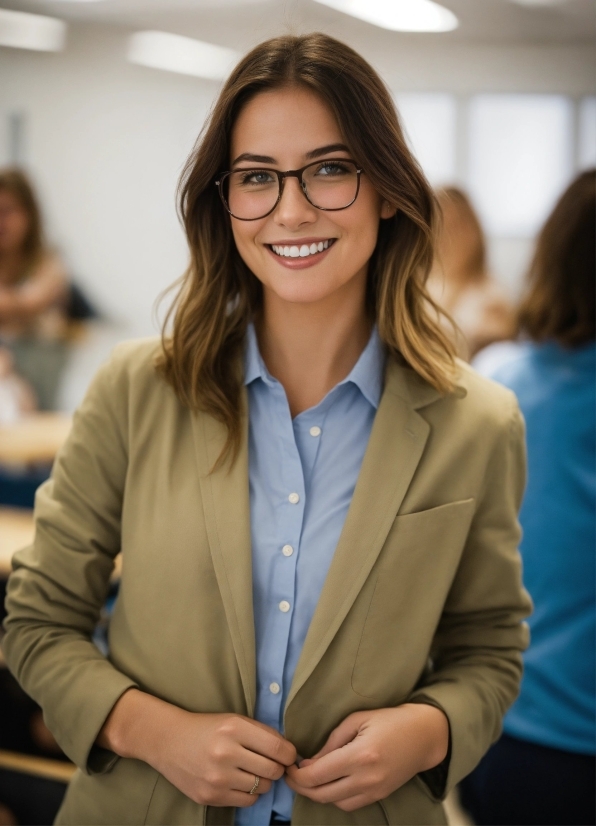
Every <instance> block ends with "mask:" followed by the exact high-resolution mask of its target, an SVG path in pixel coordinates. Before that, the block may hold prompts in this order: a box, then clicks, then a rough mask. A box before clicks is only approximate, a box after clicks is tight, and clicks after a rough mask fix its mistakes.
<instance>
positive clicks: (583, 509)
mask: <svg viewBox="0 0 596 826" xmlns="http://www.w3.org/2000/svg"><path fill="white" fill-rule="evenodd" d="M474 366H475V367H476V368H477V369H478V370H479V371H480V372H483V373H484V374H485V375H489V376H490V377H491V378H493V379H495V380H496V381H498V382H501V383H502V384H504V385H506V386H507V387H509V388H511V390H513V391H514V393H515V394H516V395H517V398H518V400H519V406H520V408H521V411H522V413H523V414H524V417H525V419H526V427H527V444H528V486H527V489H526V494H525V497H524V502H523V506H522V509H521V512H520V516H519V518H520V522H521V525H522V528H523V539H522V543H521V547H520V550H521V555H522V559H523V565H524V584H525V586H526V588H527V589H528V591H529V592H530V595H531V597H532V599H533V600H534V606H535V610H534V613H533V614H532V616H531V617H530V619H529V624H530V647H529V648H528V650H527V651H526V653H525V654H524V676H523V680H522V684H521V693H520V696H519V698H518V700H517V702H516V703H515V704H514V705H513V707H512V708H511V710H510V711H509V713H508V714H507V716H506V717H505V722H504V731H505V732H506V733H507V734H509V735H511V736H512V737H517V738H518V739H521V740H527V741H529V742H531V743H538V744H539V745H543V746H549V747H550V748H555V749H561V750H563V751H570V752H577V753H580V754H594V753H595V750H596V748H595V746H596V702H595V695H596V656H595V651H596V610H595V609H596V586H595V583H596V553H595V548H596V424H595V415H594V411H595V408H596V345H595V344H594V343H590V344H586V345H584V346H582V347H578V348H575V349H568V348H563V347H560V346H559V345H558V344H556V343H554V342H547V343H545V344H533V343H532V342H520V343H509V344H495V345H493V346H492V347H489V348H488V349H487V350H486V351H484V352H483V353H481V354H479V356H477V358H476V360H475V361H474Z"/></svg>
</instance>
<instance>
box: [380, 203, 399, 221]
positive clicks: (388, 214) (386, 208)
mask: <svg viewBox="0 0 596 826" xmlns="http://www.w3.org/2000/svg"><path fill="white" fill-rule="evenodd" d="M396 212H397V207H395V206H392V205H391V204H390V203H389V201H383V203H382V204H381V218H393V217H394V215H395V214H396Z"/></svg>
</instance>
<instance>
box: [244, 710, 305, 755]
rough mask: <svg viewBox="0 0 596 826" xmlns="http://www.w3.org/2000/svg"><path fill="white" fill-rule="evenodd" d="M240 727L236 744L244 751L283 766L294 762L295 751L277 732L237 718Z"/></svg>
mask: <svg viewBox="0 0 596 826" xmlns="http://www.w3.org/2000/svg"><path fill="white" fill-rule="evenodd" d="M237 719H238V720H239V723H240V726H239V730H238V732H237V734H238V742H239V743H240V745H242V746H244V748H245V749H249V750H250V751H254V752H256V753H257V754H261V755H262V756H263V757H268V758H269V759H270V760H274V761H275V762H276V763H281V764H282V765H283V766H291V765H292V763H294V762H295V760H296V749H295V748H294V746H293V745H292V743H290V742H289V740H286V739H285V738H284V737H282V736H281V734H279V733H278V732H277V731H274V730H273V729H270V728H268V727H262V726H257V725H254V722H253V721H252V720H247V719H245V718H237Z"/></svg>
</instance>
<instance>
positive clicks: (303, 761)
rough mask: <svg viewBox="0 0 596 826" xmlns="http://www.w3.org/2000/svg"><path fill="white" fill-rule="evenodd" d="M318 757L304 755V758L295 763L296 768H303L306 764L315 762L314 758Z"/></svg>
mask: <svg viewBox="0 0 596 826" xmlns="http://www.w3.org/2000/svg"><path fill="white" fill-rule="evenodd" d="M318 759H319V758H318V757H316V756H315V757H306V758H305V759H304V760H300V761H299V762H298V764H297V765H298V768H299V769H305V768H306V767H307V766H310V765H312V764H313V763H314V762H315V760H318Z"/></svg>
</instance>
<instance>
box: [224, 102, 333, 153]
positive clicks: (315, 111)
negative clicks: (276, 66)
mask: <svg viewBox="0 0 596 826" xmlns="http://www.w3.org/2000/svg"><path fill="white" fill-rule="evenodd" d="M342 140H343V138H342V133H341V129H340V127H339V124H338V122H337V120H336V119H335V116H334V114H333V112H332V111H331V109H330V108H329V106H328V105H327V103H325V101H324V100H323V99H322V98H321V97H319V95H317V94H316V93H315V92H312V91H310V90H309V89H304V88H301V87H284V88H282V89H272V90H270V91H267V92H260V93H259V94H257V95H255V97H254V98H252V99H251V100H250V101H249V102H248V103H247V104H246V105H245V106H244V108H243V109H242V110H241V111H240V114H239V115H238V118H237V119H236V122H235V124H234V127H233V129H232V135H231V155H232V158H235V157H237V156H238V155H240V154H242V153H244V152H250V153H253V154H258V155H269V156H271V157H272V158H275V159H276V160H277V159H279V160H282V158H283V157H288V156H290V155H291V156H292V157H296V156H303V155H305V154H306V153H307V152H309V151H311V150H313V149H316V148H317V147H320V146H325V145H327V144H332V143H340V142H341V141H342Z"/></svg>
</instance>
